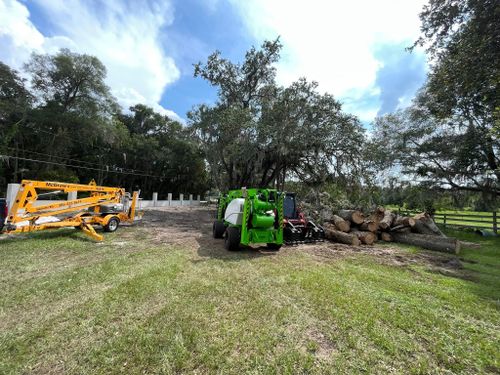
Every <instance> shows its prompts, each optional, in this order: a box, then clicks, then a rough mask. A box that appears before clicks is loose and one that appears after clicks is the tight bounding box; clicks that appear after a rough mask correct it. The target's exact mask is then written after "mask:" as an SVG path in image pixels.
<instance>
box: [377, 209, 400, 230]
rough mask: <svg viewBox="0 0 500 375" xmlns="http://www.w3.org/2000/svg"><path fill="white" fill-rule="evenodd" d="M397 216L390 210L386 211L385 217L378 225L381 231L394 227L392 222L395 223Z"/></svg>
mask: <svg viewBox="0 0 500 375" xmlns="http://www.w3.org/2000/svg"><path fill="white" fill-rule="evenodd" d="M395 216H396V215H394V214H393V213H392V212H391V211H389V210H387V211H385V212H384V217H383V218H382V220H380V222H379V223H378V226H379V227H380V229H382V230H386V229H389V228H390V227H391V225H392V222H393V221H394V217H395Z"/></svg>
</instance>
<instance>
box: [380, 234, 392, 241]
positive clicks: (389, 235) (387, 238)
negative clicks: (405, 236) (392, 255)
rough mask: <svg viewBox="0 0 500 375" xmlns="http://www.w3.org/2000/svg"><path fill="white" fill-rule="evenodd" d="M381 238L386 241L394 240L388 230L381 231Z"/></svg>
mask: <svg viewBox="0 0 500 375" xmlns="http://www.w3.org/2000/svg"><path fill="white" fill-rule="evenodd" d="M380 239H381V240H382V241H385V242H392V236H391V234H390V233H387V232H382V233H380Z"/></svg>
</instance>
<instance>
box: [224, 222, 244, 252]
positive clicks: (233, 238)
mask: <svg viewBox="0 0 500 375" xmlns="http://www.w3.org/2000/svg"><path fill="white" fill-rule="evenodd" d="M240 240H241V233H240V230H239V229H238V228H235V227H227V229H226V235H225V238H224V247H225V248H226V250H229V251H237V250H239V248H240Z"/></svg>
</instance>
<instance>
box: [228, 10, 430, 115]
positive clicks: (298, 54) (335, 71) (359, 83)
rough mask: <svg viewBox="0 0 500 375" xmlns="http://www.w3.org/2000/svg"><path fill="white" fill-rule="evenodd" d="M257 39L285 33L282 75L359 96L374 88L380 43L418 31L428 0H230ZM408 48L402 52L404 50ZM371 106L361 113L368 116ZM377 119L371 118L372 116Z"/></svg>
mask: <svg viewBox="0 0 500 375" xmlns="http://www.w3.org/2000/svg"><path fill="white" fill-rule="evenodd" d="M231 2H232V3H233V5H235V6H236V7H237V8H238V9H239V10H240V13H241V16H242V18H243V19H244V21H245V24H246V26H247V27H248V29H249V30H250V32H251V33H252V34H253V36H254V37H255V39H256V40H258V41H261V40H263V39H269V38H275V37H277V36H281V41H282V43H283V44H284V50H283V54H282V60H281V61H280V62H279V63H278V80H279V81H280V82H281V83H283V84H288V83H290V82H291V81H294V80H296V79H297V78H298V77H302V76H304V77H306V78H308V79H311V80H316V81H318V82H319V84H320V86H319V88H320V90H323V91H328V92H330V93H332V94H334V95H335V96H336V97H338V98H347V97H348V98H350V99H356V98H357V97H358V98H360V97H361V96H363V93H365V92H367V91H371V90H373V89H374V84H375V78H376V73H377V70H378V69H379V68H380V67H381V64H382V62H381V61H378V60H377V59H376V58H375V56H374V49H375V46H376V45H378V44H381V43H388V44H390V43H393V44H396V43H401V42H407V43H408V44H409V43H411V42H412V41H414V40H415V39H416V38H417V37H418V35H419V26H420V22H419V18H418V14H419V12H420V11H421V9H422V7H423V5H424V4H425V3H426V1H425V0H378V1H373V0H336V1H323V0H308V1H298V0H274V1H268V0H254V1H246V0H231ZM402 53H404V52H402ZM376 112H377V110H376V109H373V110H370V111H367V112H366V111H365V113H359V115H360V117H361V118H362V119H363V117H365V118H368V117H370V116H372V115H373V113H376ZM372 118H373V117H372Z"/></svg>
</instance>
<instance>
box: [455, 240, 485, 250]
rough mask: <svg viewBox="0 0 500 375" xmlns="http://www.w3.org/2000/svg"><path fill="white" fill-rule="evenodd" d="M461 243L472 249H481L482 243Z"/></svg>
mask: <svg viewBox="0 0 500 375" xmlns="http://www.w3.org/2000/svg"><path fill="white" fill-rule="evenodd" d="M460 245H461V246H463V247H468V248H471V249H480V248H481V244H479V243H476V242H468V241H460Z"/></svg>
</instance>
